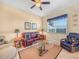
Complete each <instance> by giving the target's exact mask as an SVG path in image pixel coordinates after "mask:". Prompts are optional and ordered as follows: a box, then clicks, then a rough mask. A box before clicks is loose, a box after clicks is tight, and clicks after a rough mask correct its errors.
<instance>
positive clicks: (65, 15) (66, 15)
mask: <svg viewBox="0 0 79 59" xmlns="http://www.w3.org/2000/svg"><path fill="white" fill-rule="evenodd" d="M60 17H67V20H66V23H67V24H66V32H65V33H64V32H60V33H59V32H57V31H56V29H55V31H54V32H50V31H49V27H48V25H49V24H48V21H49V20H53V19H57V18H60ZM55 28H56V27H55ZM67 28H68V14H63V15H60V16H56V17H53V18H50V19H47V32H48V33H59V34H66V33H67V32H68V30H67ZM63 29H64V28H63Z"/></svg>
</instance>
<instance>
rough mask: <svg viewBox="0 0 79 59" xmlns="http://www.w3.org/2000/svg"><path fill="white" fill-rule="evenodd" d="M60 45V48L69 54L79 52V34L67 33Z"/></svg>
mask: <svg viewBox="0 0 79 59" xmlns="http://www.w3.org/2000/svg"><path fill="white" fill-rule="evenodd" d="M60 45H61V47H62V48H64V49H66V50H68V51H70V52H76V51H79V34H78V33H69V35H67V38H65V39H62V40H61V42H60Z"/></svg>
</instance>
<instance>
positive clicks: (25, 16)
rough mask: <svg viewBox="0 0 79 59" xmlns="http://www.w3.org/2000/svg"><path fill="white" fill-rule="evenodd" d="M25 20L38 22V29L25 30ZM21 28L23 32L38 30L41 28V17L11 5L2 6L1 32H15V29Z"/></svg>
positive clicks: (0, 11) (0, 12) (0, 13)
mask: <svg viewBox="0 0 79 59" xmlns="http://www.w3.org/2000/svg"><path fill="white" fill-rule="evenodd" d="M24 22H32V23H36V24H37V30H25V29H24ZM16 28H18V29H20V31H21V32H27V31H38V30H40V29H41V18H40V17H38V16H36V15H34V14H31V13H30V12H25V11H22V10H19V9H15V8H12V7H10V6H6V5H1V6H0V33H7V32H14V29H16Z"/></svg>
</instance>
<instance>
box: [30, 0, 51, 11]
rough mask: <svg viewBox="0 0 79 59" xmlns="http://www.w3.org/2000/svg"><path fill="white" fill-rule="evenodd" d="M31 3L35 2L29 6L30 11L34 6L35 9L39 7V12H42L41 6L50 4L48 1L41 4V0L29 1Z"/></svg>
mask: <svg viewBox="0 0 79 59" xmlns="http://www.w3.org/2000/svg"><path fill="white" fill-rule="evenodd" d="M31 1H33V2H35V4H34V5H33V6H31V9H32V8H34V7H35V6H36V7H39V8H40V10H42V7H41V5H42V4H50V2H49V1H46V2H41V0H31Z"/></svg>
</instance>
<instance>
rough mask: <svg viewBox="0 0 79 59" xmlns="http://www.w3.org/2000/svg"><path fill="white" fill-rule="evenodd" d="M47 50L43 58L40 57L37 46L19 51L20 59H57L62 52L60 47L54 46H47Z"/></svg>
mask: <svg viewBox="0 0 79 59" xmlns="http://www.w3.org/2000/svg"><path fill="white" fill-rule="evenodd" d="M46 49H47V50H48V52H47V53H45V54H44V55H42V56H39V54H38V53H39V52H38V48H37V46H33V47H30V48H27V49H24V50H22V51H19V55H20V59H56V57H57V56H58V54H59V53H60V51H61V47H60V46H58V45H52V44H47V45H46Z"/></svg>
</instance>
